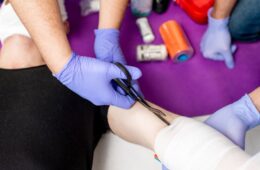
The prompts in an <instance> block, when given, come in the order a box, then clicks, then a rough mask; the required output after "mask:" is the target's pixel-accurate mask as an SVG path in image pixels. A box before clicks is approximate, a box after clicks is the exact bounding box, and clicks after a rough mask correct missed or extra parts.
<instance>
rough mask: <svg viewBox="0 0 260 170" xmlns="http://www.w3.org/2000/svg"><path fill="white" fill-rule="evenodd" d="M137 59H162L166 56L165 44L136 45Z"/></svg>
mask: <svg viewBox="0 0 260 170" xmlns="http://www.w3.org/2000/svg"><path fill="white" fill-rule="evenodd" d="M136 53H137V61H139V62H144V61H163V60H166V59H167V57H168V53H167V50H166V47H165V45H138V46H137V50H136Z"/></svg>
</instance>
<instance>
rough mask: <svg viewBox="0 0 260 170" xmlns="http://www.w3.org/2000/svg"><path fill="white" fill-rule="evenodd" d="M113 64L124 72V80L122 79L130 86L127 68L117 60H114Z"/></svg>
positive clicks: (130, 78) (129, 75) (130, 77)
mask: <svg viewBox="0 0 260 170" xmlns="http://www.w3.org/2000/svg"><path fill="white" fill-rule="evenodd" d="M115 65H116V66H117V67H118V68H119V69H120V70H121V71H122V72H123V73H124V74H125V76H126V81H124V82H125V83H126V84H127V86H131V82H132V76H131V74H130V73H129V71H128V70H127V68H126V67H125V66H124V65H123V64H121V63H119V62H116V63H115Z"/></svg>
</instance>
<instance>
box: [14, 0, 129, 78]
mask: <svg viewBox="0 0 260 170" xmlns="http://www.w3.org/2000/svg"><path fill="white" fill-rule="evenodd" d="M9 2H10V3H11V4H12V5H13V8H14V9H15V11H16V13H17V15H18V16H19V17H20V19H21V21H22V22H23V24H24V26H25V27H26V28H27V30H28V31H29V33H30V35H31V37H32V39H33V41H34V42H35V44H36V46H37V47H38V49H39V51H40V53H41V55H42V57H43V59H44V61H45V62H46V64H47V66H48V67H49V69H50V70H51V71H52V72H53V73H54V74H55V73H58V72H59V71H60V70H62V69H63V67H64V65H65V64H66V63H67V61H68V60H69V58H70V56H71V54H72V49H71V47H70V45H69V41H68V39H67V36H66V32H65V30H64V29H63V24H62V20H61V16H60V15H59V8H58V3H57V1H53V0H27V1H20V0H9ZM126 5H127V1H125V0H124V1H121V0H108V1H106V0H102V2H101V12H100V13H101V14H100V15H101V16H100V22H99V28H118V27H119V25H120V23H121V20H122V18H123V13H124V11H125V8H126ZM115 8H117V9H115ZM107 14H109V15H107ZM108 16H109V19H107V17H108ZM110 18H113V20H111V19H110ZM39 28H41V29H39Z"/></svg>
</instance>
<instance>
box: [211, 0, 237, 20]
mask: <svg viewBox="0 0 260 170" xmlns="http://www.w3.org/2000/svg"><path fill="white" fill-rule="evenodd" d="M236 2H237V0H216V1H215V4H214V8H213V11H212V14H211V15H212V17H213V18H215V19H223V18H226V17H229V16H230V14H231V12H232V9H233V8H234V6H235V4H236Z"/></svg>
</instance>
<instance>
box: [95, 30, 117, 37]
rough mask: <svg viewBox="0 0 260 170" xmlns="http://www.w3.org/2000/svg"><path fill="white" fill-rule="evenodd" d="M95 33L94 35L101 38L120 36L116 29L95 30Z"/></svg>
mask: <svg viewBox="0 0 260 170" xmlns="http://www.w3.org/2000/svg"><path fill="white" fill-rule="evenodd" d="M94 32H95V35H96V36H101V37H104V36H107V35H109V36H111V35H113V36H115V37H119V34H120V31H119V30H118V29H114V28H108V29H95V30H94Z"/></svg>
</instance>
